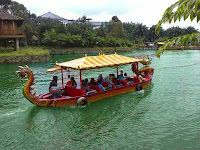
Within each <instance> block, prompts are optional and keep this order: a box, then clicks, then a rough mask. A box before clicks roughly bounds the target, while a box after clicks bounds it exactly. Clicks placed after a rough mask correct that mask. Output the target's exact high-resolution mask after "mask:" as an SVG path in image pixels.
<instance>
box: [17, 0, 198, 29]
mask: <svg viewBox="0 0 200 150" xmlns="http://www.w3.org/2000/svg"><path fill="white" fill-rule="evenodd" d="M15 1H17V2H19V3H21V4H24V6H25V7H26V8H27V9H28V10H30V11H31V13H35V14H36V15H37V16H40V15H43V14H45V13H47V12H52V13H54V14H57V15H59V16H61V17H64V18H66V19H77V18H79V17H82V16H83V15H86V16H87V17H88V18H92V19H93V21H110V20H111V18H112V16H118V18H119V19H120V20H121V21H122V22H131V21H132V22H135V23H137V22H138V23H142V24H144V25H147V26H148V27H150V26H152V25H155V24H157V23H158V21H159V20H160V19H161V17H162V14H163V13H164V11H165V10H166V8H167V7H169V6H170V5H171V4H173V3H175V2H176V1H177V0H56V1H55V0H54V1H53V0H15ZM171 26H180V27H187V26H194V27H195V28H197V29H199V30H200V24H198V23H196V22H195V21H193V22H190V21H189V20H187V21H186V22H184V21H181V22H179V23H175V24H171V25H169V24H165V25H164V26H163V27H164V28H168V27H171Z"/></svg>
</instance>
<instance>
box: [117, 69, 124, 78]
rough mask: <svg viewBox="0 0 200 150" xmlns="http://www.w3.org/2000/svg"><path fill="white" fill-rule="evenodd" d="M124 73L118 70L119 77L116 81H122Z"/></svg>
mask: <svg viewBox="0 0 200 150" xmlns="http://www.w3.org/2000/svg"><path fill="white" fill-rule="evenodd" d="M123 74H124V73H123V70H120V74H119V76H118V79H119V80H120V81H124V75H123Z"/></svg>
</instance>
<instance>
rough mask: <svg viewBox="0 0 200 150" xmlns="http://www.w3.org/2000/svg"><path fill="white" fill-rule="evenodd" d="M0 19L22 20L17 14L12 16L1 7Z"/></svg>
mask: <svg viewBox="0 0 200 150" xmlns="http://www.w3.org/2000/svg"><path fill="white" fill-rule="evenodd" d="M0 20H23V19H22V18H20V17H17V16H12V15H10V14H9V13H7V12H5V11H4V10H3V9H0Z"/></svg>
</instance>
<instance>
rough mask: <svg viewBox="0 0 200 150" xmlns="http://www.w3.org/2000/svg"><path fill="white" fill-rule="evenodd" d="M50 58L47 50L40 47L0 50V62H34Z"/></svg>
mask: <svg viewBox="0 0 200 150" xmlns="http://www.w3.org/2000/svg"><path fill="white" fill-rule="evenodd" d="M49 60H50V53H49V51H48V50H45V49H41V48H32V47H31V48H30V47H29V48H22V49H21V50H20V51H2V52H0V64H17V63H33V62H34V63H35V62H46V61H49Z"/></svg>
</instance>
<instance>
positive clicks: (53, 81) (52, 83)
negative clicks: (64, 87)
mask: <svg viewBox="0 0 200 150" xmlns="http://www.w3.org/2000/svg"><path fill="white" fill-rule="evenodd" d="M57 81H58V77H57V76H53V80H52V81H51V83H50V85H49V92H50V89H51V87H52V86H58V84H57Z"/></svg>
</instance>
